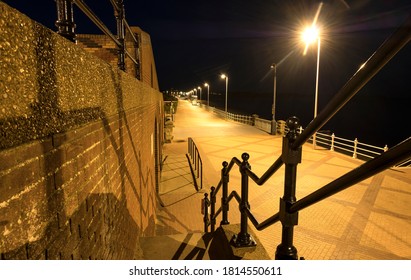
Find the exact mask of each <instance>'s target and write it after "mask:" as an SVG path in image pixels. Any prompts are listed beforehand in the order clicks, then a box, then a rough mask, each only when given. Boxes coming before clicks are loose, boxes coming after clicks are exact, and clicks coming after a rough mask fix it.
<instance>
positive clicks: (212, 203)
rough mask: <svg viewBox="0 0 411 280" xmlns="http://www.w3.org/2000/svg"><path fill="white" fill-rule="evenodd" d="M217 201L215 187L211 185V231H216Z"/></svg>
mask: <svg viewBox="0 0 411 280" xmlns="http://www.w3.org/2000/svg"><path fill="white" fill-rule="evenodd" d="M215 202H216V197H215V187H211V192H210V203H211V207H210V218H211V232H214V231H215Z"/></svg>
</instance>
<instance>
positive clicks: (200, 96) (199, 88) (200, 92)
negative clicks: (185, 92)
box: [197, 87, 201, 102]
mask: <svg viewBox="0 0 411 280" xmlns="http://www.w3.org/2000/svg"><path fill="white" fill-rule="evenodd" d="M197 88H198V89H199V90H200V102H201V87H197Z"/></svg>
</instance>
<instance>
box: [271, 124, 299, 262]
mask: <svg viewBox="0 0 411 280" xmlns="http://www.w3.org/2000/svg"><path fill="white" fill-rule="evenodd" d="M287 126H288V128H289V129H290V130H289V132H288V133H287V135H286V137H284V138H283V151H282V160H283V162H284V164H285V178H284V195H283V197H282V198H280V221H281V224H282V237H281V244H280V245H278V246H277V250H276V252H275V259H276V260H297V259H298V254H297V249H296V248H295V247H294V245H293V238H294V226H296V225H297V224H298V212H296V213H290V211H289V209H290V207H291V206H292V205H293V204H294V203H295V202H296V197H295V191H296V177H297V164H298V163H301V151H302V148H301V147H300V148H298V149H296V150H295V149H293V148H292V144H293V143H294V141H295V139H296V138H297V136H298V132H297V128H298V126H299V120H298V118H297V117H291V118H289V119H288V120H287Z"/></svg>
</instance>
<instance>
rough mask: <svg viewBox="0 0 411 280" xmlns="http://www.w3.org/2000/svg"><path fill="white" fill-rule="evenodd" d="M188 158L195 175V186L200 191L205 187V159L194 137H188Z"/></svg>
mask: <svg viewBox="0 0 411 280" xmlns="http://www.w3.org/2000/svg"><path fill="white" fill-rule="evenodd" d="M187 159H188V162H189V164H190V170H191V174H192V175H193V181H194V187H195V188H196V190H197V191H198V190H200V189H202V188H203V161H202V160H201V156H200V153H199V151H198V148H197V146H196V144H195V143H194V141H193V139H192V138H188V154H187Z"/></svg>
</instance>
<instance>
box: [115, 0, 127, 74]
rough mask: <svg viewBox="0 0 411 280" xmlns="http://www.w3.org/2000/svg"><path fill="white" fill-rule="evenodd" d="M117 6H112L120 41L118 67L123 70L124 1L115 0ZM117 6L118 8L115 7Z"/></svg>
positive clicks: (124, 48) (124, 66)
mask: <svg viewBox="0 0 411 280" xmlns="http://www.w3.org/2000/svg"><path fill="white" fill-rule="evenodd" d="M116 3H117V7H114V15H115V17H116V20H117V39H118V40H119V41H120V44H121V45H120V46H118V63H117V65H118V68H120V69H121V70H123V71H125V70H126V62H125V50H126V47H125V40H124V38H125V29H124V2H123V0H116ZM117 8H118V9H117Z"/></svg>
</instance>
